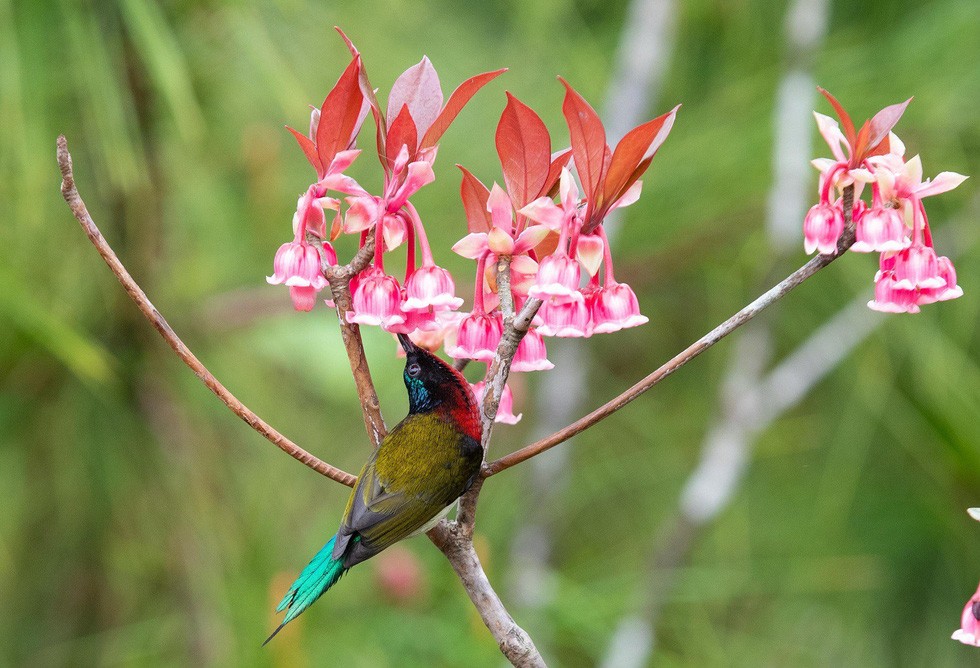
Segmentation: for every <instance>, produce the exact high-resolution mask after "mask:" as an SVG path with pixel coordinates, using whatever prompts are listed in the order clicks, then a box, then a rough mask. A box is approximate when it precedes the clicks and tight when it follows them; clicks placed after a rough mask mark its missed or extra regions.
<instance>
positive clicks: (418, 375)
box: [398, 334, 479, 424]
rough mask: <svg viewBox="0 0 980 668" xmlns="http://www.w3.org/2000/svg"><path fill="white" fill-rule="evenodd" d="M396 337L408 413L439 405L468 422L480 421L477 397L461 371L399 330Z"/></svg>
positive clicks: (432, 408) (430, 409)
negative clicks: (401, 354) (402, 356)
mask: <svg viewBox="0 0 980 668" xmlns="http://www.w3.org/2000/svg"><path fill="white" fill-rule="evenodd" d="M398 341H399V343H401V346H402V348H403V349H404V350H405V387H406V388H407V389H408V410H409V413H426V412H428V411H432V410H436V409H438V408H441V409H444V410H446V411H448V412H449V413H451V414H455V416H456V417H458V418H460V419H461V421H465V422H466V423H467V424H468V423H469V422H471V421H473V420H475V422H476V424H479V412H478V410H477V407H476V398H475V397H474V396H473V391H472V390H471V389H470V385H469V383H467V382H466V379H465V378H464V377H463V374H461V373H460V372H459V371H457V370H456V369H454V368H453V367H451V366H450V365H449V364H447V363H446V362H444V361H442V360H441V359H439V358H438V357H436V356H435V355H433V354H432V353H430V352H429V351H428V350H425V349H424V348H420V347H418V346H417V345H415V344H414V343H412V341H411V339H409V338H408V336H406V335H405V334H399V335H398Z"/></svg>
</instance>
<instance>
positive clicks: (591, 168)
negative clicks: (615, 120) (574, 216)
mask: <svg viewBox="0 0 980 668" xmlns="http://www.w3.org/2000/svg"><path fill="white" fill-rule="evenodd" d="M558 80H559V81H561V83H562V85H564V86H565V100H564V102H562V105H561V110H562V113H563V114H564V115H565V122H566V123H568V132H569V135H570V137H571V140H572V153H573V154H574V156H575V169H576V170H577V171H578V177H579V180H580V181H581V182H582V189H583V190H584V191H585V196H586V197H587V198H588V202H589V203H588V208H587V213H586V216H588V215H590V214H591V212H592V211H593V209H595V207H596V205H597V202H596V200H597V199H598V198H599V197H600V196H601V188H602V172H603V162H604V160H605V153H606V130H605V128H603V127H602V121H600V120H599V114H597V113H596V112H595V109H593V108H592V106H591V105H590V104H589V103H588V102H586V101H585V98H583V97H582V96H581V95H579V94H578V93H577V92H576V91H575V89H574V88H572V87H571V85H569V83H568V82H567V81H565V80H564V79H563V78H561V77H558Z"/></svg>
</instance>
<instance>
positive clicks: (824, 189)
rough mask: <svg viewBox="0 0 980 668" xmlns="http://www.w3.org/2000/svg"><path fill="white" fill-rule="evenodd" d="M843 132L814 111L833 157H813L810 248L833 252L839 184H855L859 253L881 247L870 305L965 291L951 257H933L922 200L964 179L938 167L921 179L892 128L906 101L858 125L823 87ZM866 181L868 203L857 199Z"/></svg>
mask: <svg viewBox="0 0 980 668" xmlns="http://www.w3.org/2000/svg"><path fill="white" fill-rule="evenodd" d="M820 92H821V93H823V94H824V96H826V97H827V99H828V100H829V101H830V103H831V105H832V106H833V107H834V110H835V111H836V112H837V116H838V118H839V119H840V122H841V125H843V126H844V131H843V132H842V131H841V128H840V125H838V123H837V122H836V121H834V120H833V119H832V118H830V117H828V116H824V115H823V114H818V113H816V112H814V116H815V117H816V120H817V126H818V128H819V129H820V134H821V135H823V138H824V139H825V140H826V141H827V144H828V145H829V146H830V150H831V153H832V154H833V156H834V157H833V159H828V158H820V159H817V160H814V161H813V165H814V167H816V168H817V169H818V170H819V171H820V186H819V193H820V202H819V203H818V204H815V205H814V206H813V207H812V208H811V209H810V211H809V212H808V213H807V215H806V218H805V219H804V221H803V235H804V243H803V246H804V249H805V250H806V252H807V253H812V252H814V251H820V252H821V253H833V252H835V251H836V250H837V242H838V240H839V239H840V236H841V234H843V232H844V221H845V211H844V203H843V196H842V194H843V190H844V188H845V187H847V186H853V188H854V200H853V205H852V209H851V211H850V216H851V220H852V221H853V223H854V233H855V242H854V244H853V245H852V246H851V250H853V251H855V252H858V253H873V252H877V253H881V256H880V260H879V271H878V273H877V274H876V275H875V298H874V299H873V300H872V301H871V302H869V303H868V306H869V307H871V308H872V309H874V310H876V311H884V312H888V313H918V311H919V306H921V305H923V304H931V303H933V302H937V301H946V300H949V299H955V298H957V297H959V296H961V295H962V294H963V290H962V289H961V288H960V287H959V286H958V285H957V284H956V271H955V269H954V268H953V263H952V262H951V261H950V259H949V258H947V257H945V256H937V254H936V251H935V249H934V248H933V243H932V231H931V230H930V228H929V219H928V218H927V216H926V210H925V207H924V206H923V204H922V199H923V198H924V197H928V196H930V195H937V194H939V193H943V192H946V191H948V190H952V189H953V188H955V187H956V186H958V185H959V184H960V183H962V182H963V181H964V179H966V177H965V176H962V175H960V174H956V173H954V172H942V173H940V174H939V175H938V176H936V178H935V179H933V180H931V181H930V180H928V179H926V180H925V181H923V180H922V162H921V160H920V158H919V156H915V157H913V158H911V159H910V160H905V145H904V144H903V143H902V141H901V140H900V139H899V138H898V137H897V136H896V135H895V134H894V133H893V132H892V131H891V130H892V128H893V127H894V126H895V124H896V123H897V122H898V120H899V119H900V118H901V116H902V113H903V112H904V111H905V107H906V106H907V105H908V103H909V101H908V100H906V101H905V102H903V103H901V104H895V105H892V106H890V107H886V108H884V109H882V110H881V111H879V112H878V113H877V114H875V116H874V117H873V118H872V119H871V120H869V121H866V122H865V123H864V125H863V126H862V127H861V129H860V131H857V132H856V131H855V128H854V123H853V122H852V121H851V118H850V116H849V115H848V114H847V112H846V111H845V110H844V109H843V107H841V105H840V103H839V102H837V100H836V99H835V98H834V97H833V96H832V95H830V93H828V92H827V91H825V90H823V89H821V90H820ZM865 185H870V186H871V204H870V207H869V206H868V205H867V204H866V203H865V202H864V201H863V200H861V199H860V195H861V190H862V189H863V187H864V186H865Z"/></svg>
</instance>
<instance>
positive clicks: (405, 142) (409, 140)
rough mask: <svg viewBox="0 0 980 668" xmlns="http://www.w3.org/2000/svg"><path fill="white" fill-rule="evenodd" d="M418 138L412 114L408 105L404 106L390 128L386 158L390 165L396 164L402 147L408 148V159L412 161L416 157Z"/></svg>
mask: <svg viewBox="0 0 980 668" xmlns="http://www.w3.org/2000/svg"><path fill="white" fill-rule="evenodd" d="M418 138H419V135H418V130H416V128H415V121H414V120H412V113H411V112H410V111H409V109H408V105H407V104H403V105H402V110H401V111H399V112H398V115H397V116H395V120H393V121H392V122H391V126H390V127H389V128H388V141H387V147H388V148H387V150H388V153H387V155H386V157H387V159H388V162H389V164H394V162H395V158H397V157H398V152H399V151H401V150H402V146H408V157H409V160H411V159H412V157H413V156H414V155H415V149H416V144H417V143H418Z"/></svg>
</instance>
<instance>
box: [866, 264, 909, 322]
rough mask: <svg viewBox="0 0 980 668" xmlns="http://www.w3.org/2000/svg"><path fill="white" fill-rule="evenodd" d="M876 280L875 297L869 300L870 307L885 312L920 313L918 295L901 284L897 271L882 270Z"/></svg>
mask: <svg viewBox="0 0 980 668" xmlns="http://www.w3.org/2000/svg"><path fill="white" fill-rule="evenodd" d="M878 274H879V275H878V277H877V279H876V280H875V298H874V299H873V300H871V301H870V302H868V308H870V309H872V310H875V311H881V312H883V313H918V312H919V307H918V306H917V305H916V300H917V299H918V295H917V294H916V291H915V290H910V289H908V288H904V287H902V286H900V285H899V283H898V281H897V280H896V279H895V272H893V271H880V272H878Z"/></svg>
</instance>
